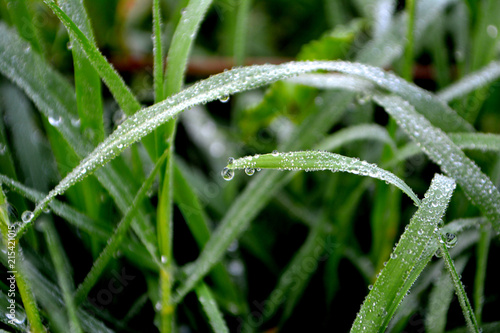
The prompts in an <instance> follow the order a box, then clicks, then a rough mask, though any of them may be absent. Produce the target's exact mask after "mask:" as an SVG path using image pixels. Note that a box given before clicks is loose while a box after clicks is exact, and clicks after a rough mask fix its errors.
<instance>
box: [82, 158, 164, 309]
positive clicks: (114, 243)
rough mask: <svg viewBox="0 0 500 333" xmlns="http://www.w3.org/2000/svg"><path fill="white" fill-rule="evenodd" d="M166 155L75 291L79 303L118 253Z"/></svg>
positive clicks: (156, 166)
mask: <svg viewBox="0 0 500 333" xmlns="http://www.w3.org/2000/svg"><path fill="white" fill-rule="evenodd" d="M166 157H167V152H165V153H164V154H163V155H162V156H161V157H160V159H159V160H158V162H157V163H156V165H155V167H154V168H153V170H152V171H151V173H150V174H149V176H148V177H147V178H146V180H145V181H144V183H143V184H142V186H141V188H140V189H139V191H138V192H137V194H136V196H135V198H134V200H133V201H132V204H131V205H130V207H129V209H128V210H127V212H126V213H125V215H124V216H123V218H122V220H121V221H120V223H118V226H117V227H116V229H115V231H114V233H113V235H112V236H111V238H109V239H108V242H107V244H106V247H105V248H104V249H103V250H102V252H101V254H100V255H99V257H98V258H97V259H96V260H95V261H94V264H93V265H92V268H91V270H90V272H89V273H88V274H87V276H86V277H85V279H84V281H83V282H82V284H81V285H80V286H79V287H78V289H77V291H76V293H75V301H76V303H77V304H79V303H81V302H82V301H83V300H84V299H85V298H86V297H87V295H88V293H89V292H90V290H91V289H92V287H93V286H94V285H95V284H96V282H97V280H98V279H99V277H100V276H101V274H102V272H103V271H104V269H105V268H106V265H107V264H108V263H109V261H110V260H111V259H112V258H113V255H114V254H115V253H116V251H118V249H119V247H120V245H121V243H122V242H123V240H124V239H125V236H126V233H127V231H128V230H129V228H130V225H131V223H132V221H133V218H134V216H135V215H136V214H137V209H138V207H139V205H140V203H141V202H142V200H144V198H145V197H146V193H147V191H148V190H149V188H150V187H151V185H152V184H153V181H154V180H155V177H156V174H157V173H158V171H159V170H160V168H161V166H162V164H163V162H164V161H165V158H166ZM158 266H161V263H160V262H158Z"/></svg>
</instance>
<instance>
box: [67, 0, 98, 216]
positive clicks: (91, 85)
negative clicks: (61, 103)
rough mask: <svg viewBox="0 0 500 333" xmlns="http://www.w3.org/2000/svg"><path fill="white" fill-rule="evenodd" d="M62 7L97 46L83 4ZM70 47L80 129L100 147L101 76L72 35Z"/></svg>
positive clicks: (72, 0) (73, 2) (69, 3)
mask: <svg viewBox="0 0 500 333" xmlns="http://www.w3.org/2000/svg"><path fill="white" fill-rule="evenodd" d="M60 3H61V5H60V6H61V9H62V10H64V11H65V12H66V13H67V14H68V16H69V17H70V18H71V19H72V20H73V22H75V24H76V25H77V26H78V28H79V29H80V30H81V31H82V33H83V34H84V35H85V37H86V38H87V39H88V40H89V41H90V43H92V44H93V45H95V40H94V34H93V33H92V27H91V26H90V21H89V18H88V17H87V12H86V10H85V7H84V5H83V2H82V1H78V0H69V1H61V2H60ZM70 43H71V45H72V47H71V52H72V54H73V63H74V68H75V70H74V73H75V88H76V101H77V106H78V114H79V116H80V128H81V131H82V132H83V133H88V138H89V139H90V141H91V142H92V143H93V144H94V145H97V144H98V143H99V142H101V141H102V140H104V123H103V106H102V96H101V80H100V78H99V74H98V73H97V72H96V70H95V69H94V68H93V67H92V65H91V63H90V61H89V60H88V59H87V58H86V55H85V53H84V52H83V50H82V48H81V46H80V45H79V44H78V43H77V42H76V41H75V38H74V37H73V36H71V35H70ZM73 44H74V45H73ZM93 204H94V205H95V204H96V203H95V202H94V203H93ZM87 207H88V208H91V205H87Z"/></svg>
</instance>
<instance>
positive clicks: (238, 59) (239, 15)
mask: <svg viewBox="0 0 500 333" xmlns="http://www.w3.org/2000/svg"><path fill="white" fill-rule="evenodd" d="M251 5H252V0H241V1H240V2H239V4H238V9H237V11H236V27H235V29H234V43H233V45H234V51H233V54H234V63H235V65H236V66H243V65H244V63H245V49H246V40H247V39H246V36H247V29H248V20H249V16H250V7H251Z"/></svg>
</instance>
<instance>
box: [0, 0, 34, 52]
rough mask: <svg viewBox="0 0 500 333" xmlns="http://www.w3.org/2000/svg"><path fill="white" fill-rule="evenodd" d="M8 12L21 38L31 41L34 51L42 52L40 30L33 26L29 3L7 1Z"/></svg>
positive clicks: (13, 0) (15, 0)
mask: <svg viewBox="0 0 500 333" xmlns="http://www.w3.org/2000/svg"><path fill="white" fill-rule="evenodd" d="M5 2H6V4H7V11H8V13H9V16H10V19H11V20H12V23H13V24H14V25H15V26H16V28H17V31H19V34H20V35H21V37H23V38H24V39H26V40H27V41H29V43H30V44H31V46H32V47H33V48H34V50H35V51H36V52H38V53H41V52H42V45H41V43H40V40H41V39H40V38H39V37H40V36H39V34H38V29H36V26H35V25H34V24H33V23H34V22H33V17H32V15H31V13H30V8H29V7H28V5H29V4H28V2H27V1H17V0H6V1H5Z"/></svg>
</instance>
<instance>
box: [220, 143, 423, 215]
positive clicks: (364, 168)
mask: <svg viewBox="0 0 500 333" xmlns="http://www.w3.org/2000/svg"><path fill="white" fill-rule="evenodd" d="M235 169H245V173H246V174H248V175H253V174H254V173H255V170H256V169H278V170H289V171H299V170H305V171H324V170H330V171H333V172H336V171H342V172H349V173H353V174H358V175H362V176H369V177H372V178H376V179H380V180H383V181H386V182H388V183H390V184H393V185H395V186H396V187H398V188H399V189H400V190H402V191H403V192H404V193H406V194H407V195H408V196H409V197H410V198H411V199H412V200H413V201H414V202H415V205H418V204H419V203H420V200H419V199H418V197H417V195H416V194H415V193H413V191H412V189H411V188H410V187H409V186H408V185H406V183H405V182H404V181H402V180H401V179H400V178H398V177H397V176H396V175H394V174H393V173H391V172H389V171H386V170H384V169H381V168H379V167H378V166H376V165H375V164H371V163H368V162H366V161H360V160H359V159H356V158H351V157H347V156H342V155H339V154H334V153H329V152H325V151H297V152H289V153H278V152H275V153H272V154H263V155H254V156H247V157H242V158H239V159H236V160H234V161H232V163H230V164H228V165H227V166H226V168H225V169H224V170H223V171H222V172H223V176H224V178H226V179H227V178H229V177H231V178H232V176H233V175H234V171H233V170H235Z"/></svg>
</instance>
